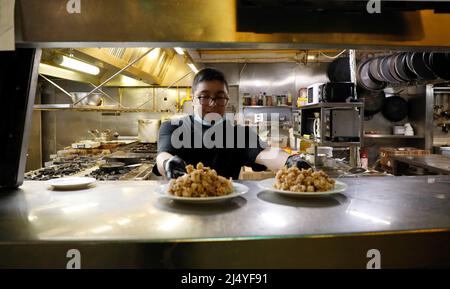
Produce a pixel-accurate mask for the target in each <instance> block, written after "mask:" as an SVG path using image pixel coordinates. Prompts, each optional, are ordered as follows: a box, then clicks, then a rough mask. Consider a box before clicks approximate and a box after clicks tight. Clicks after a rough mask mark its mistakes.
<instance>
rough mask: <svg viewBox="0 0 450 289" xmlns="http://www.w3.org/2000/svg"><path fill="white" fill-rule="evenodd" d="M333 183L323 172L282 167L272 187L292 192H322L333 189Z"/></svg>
mask: <svg viewBox="0 0 450 289" xmlns="http://www.w3.org/2000/svg"><path fill="white" fill-rule="evenodd" d="M334 185H335V181H334V180H333V179H331V178H329V177H328V175H327V174H326V173H325V172H323V171H313V170H312V169H307V170H304V169H302V170H300V169H299V168H297V167H290V168H287V167H283V168H282V169H281V170H279V171H278V172H277V174H276V176H275V184H274V185H273V187H274V188H275V189H279V190H286V191H292V192H324V191H329V190H332V189H334Z"/></svg>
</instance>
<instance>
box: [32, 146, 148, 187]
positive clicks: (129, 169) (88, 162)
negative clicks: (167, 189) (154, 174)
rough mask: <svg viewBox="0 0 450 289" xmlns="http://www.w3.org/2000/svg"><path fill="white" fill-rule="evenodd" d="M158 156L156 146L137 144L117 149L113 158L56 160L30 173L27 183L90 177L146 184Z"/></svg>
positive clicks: (107, 156)
mask: <svg viewBox="0 0 450 289" xmlns="http://www.w3.org/2000/svg"><path fill="white" fill-rule="evenodd" d="M156 155H157V145H156V144H153V143H139V142H134V143H131V144H128V145H123V146H119V147H117V148H116V149H115V150H113V151H112V153H111V154H109V155H95V156H89V155H88V156H77V155H70V156H64V157H58V158H55V159H54V160H53V161H52V162H49V163H47V164H46V166H45V167H44V168H41V169H38V170H34V171H30V172H27V173H26V174H25V179H26V180H36V181H47V180H50V179H55V178H61V177H68V176H87V177H93V178H95V179H97V180H99V181H111V180H146V179H148V178H149V176H150V173H151V170H152V168H153V166H154V165H155V163H156ZM118 160H119V161H118Z"/></svg>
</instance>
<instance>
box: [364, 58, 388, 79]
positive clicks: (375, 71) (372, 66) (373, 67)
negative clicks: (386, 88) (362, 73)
mask: <svg viewBox="0 0 450 289" xmlns="http://www.w3.org/2000/svg"><path fill="white" fill-rule="evenodd" d="M381 58H382V57H374V58H371V59H370V60H368V61H369V74H370V76H371V77H372V78H373V79H374V80H377V81H379V82H384V78H383V76H382V75H381V74H380V71H379V67H380V60H381Z"/></svg>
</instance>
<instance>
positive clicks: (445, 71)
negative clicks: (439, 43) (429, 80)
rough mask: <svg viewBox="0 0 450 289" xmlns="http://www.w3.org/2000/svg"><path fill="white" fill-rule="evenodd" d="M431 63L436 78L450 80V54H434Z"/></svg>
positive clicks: (431, 56)
mask: <svg viewBox="0 0 450 289" xmlns="http://www.w3.org/2000/svg"><path fill="white" fill-rule="evenodd" d="M429 63H430V67H431V70H432V71H433V72H434V74H435V75H436V76H438V77H440V78H442V79H445V80H450V69H449V67H450V53H441V52H432V53H431V54H430V59H429Z"/></svg>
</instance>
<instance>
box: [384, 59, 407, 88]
mask: <svg viewBox="0 0 450 289" xmlns="http://www.w3.org/2000/svg"><path fill="white" fill-rule="evenodd" d="M399 56H400V55H399V54H394V55H391V56H390V57H389V60H388V65H389V73H390V74H391V75H392V76H393V77H394V78H395V79H396V80H397V83H402V82H406V81H408V79H404V78H403V77H402V76H401V75H400V74H399V73H398V70H397V67H396V65H397V58H398V57H399Z"/></svg>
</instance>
